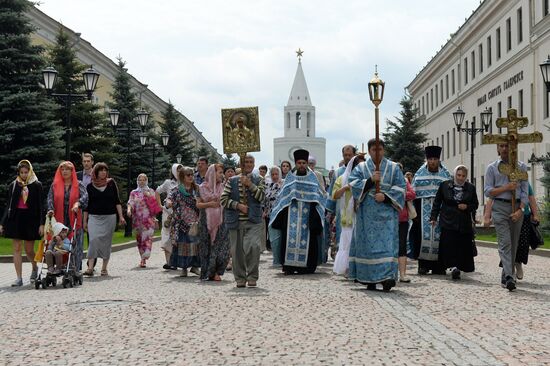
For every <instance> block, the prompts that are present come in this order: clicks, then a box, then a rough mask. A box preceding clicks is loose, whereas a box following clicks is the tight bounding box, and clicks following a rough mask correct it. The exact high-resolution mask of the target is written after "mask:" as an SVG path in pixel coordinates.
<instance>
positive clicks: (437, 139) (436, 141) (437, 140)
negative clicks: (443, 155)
mask: <svg viewBox="0 0 550 366" xmlns="http://www.w3.org/2000/svg"><path fill="white" fill-rule="evenodd" d="M435 144H436V145H437V146H439V137H436V138H435Z"/></svg>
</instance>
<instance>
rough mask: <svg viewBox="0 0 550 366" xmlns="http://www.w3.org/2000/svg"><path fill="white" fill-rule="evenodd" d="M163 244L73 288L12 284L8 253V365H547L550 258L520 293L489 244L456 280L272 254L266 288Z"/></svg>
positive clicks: (4, 289)
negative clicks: (210, 270) (310, 264)
mask: <svg viewBox="0 0 550 366" xmlns="http://www.w3.org/2000/svg"><path fill="white" fill-rule="evenodd" d="M155 246H158V244H157V243H155ZM157 248H158V247H156V248H155V252H154V256H153V258H152V260H151V261H150V265H149V267H148V268H146V269H140V268H137V267H136V265H137V263H138V254H137V250H136V249H134V248H132V249H127V250H123V251H120V252H117V253H114V254H113V257H112V258H111V264H112V265H111V267H110V275H111V276H110V277H107V278H105V277H99V276H98V277H93V278H91V279H86V280H85V283H84V285H83V286H82V287H76V288H73V289H63V288H62V287H60V286H58V287H57V288H49V289H46V290H42V289H41V290H38V291H37V290H35V289H34V287H31V286H30V285H29V284H28V280H27V282H26V284H25V286H24V287H22V288H18V289H12V288H10V287H9V283H10V282H11V281H12V280H13V276H14V271H13V266H12V265H11V264H1V265H0V285H1V286H0V287H1V288H0V304H1V307H2V309H3V311H2V313H1V315H0V329H1V335H0V345H1V346H0V364H1V365H42V364H44V365H46V364H47V365H72V364H84V365H168V364H175V365H225V364H241V365H260V364H262V365H273V364H279V365H291V364H292V365H294V364H296V365H364V364H368V365H548V364H550V316H549V315H548V314H549V313H550V308H549V305H550V259H548V258H543V257H538V256H531V258H530V259H529V265H528V266H527V267H525V280H523V281H520V282H519V285H518V290H517V291H516V292H514V293H509V292H508V291H507V290H505V289H503V288H501V287H500V285H498V283H499V271H498V269H497V266H498V256H497V252H496V250H494V249H489V248H479V256H478V257H477V263H476V264H477V272H476V273H473V274H469V275H465V276H463V280H462V281H460V282H452V281H451V280H450V276H447V277H446V278H445V277H443V276H425V277H418V276H416V275H412V276H411V277H412V280H413V283H411V284H408V285H398V287H396V288H395V289H394V290H392V291H391V292H390V293H384V292H382V291H376V292H373V291H366V290H365V288H364V286H361V285H357V284H354V283H350V282H347V281H345V280H343V279H342V278H340V277H334V276H332V275H331V274H330V267H329V266H322V267H321V268H320V269H319V270H318V273H316V274H314V275H306V276H294V277H285V276H283V275H282V274H281V273H280V272H279V270H276V269H273V268H270V265H269V261H270V259H271V257H270V256H269V255H264V256H262V264H261V272H260V280H259V282H258V284H259V287H258V288H245V289H237V288H235V286H234V282H233V278H232V275H231V274H230V273H229V274H227V275H226V276H224V280H223V281H222V282H221V283H214V282H201V281H199V280H198V277H196V276H195V275H190V277H187V278H182V277H178V276H177V274H179V273H176V272H174V271H164V270H162V268H161V267H162V258H163V255H162V254H161V253H160V252H158V249H157ZM24 268H25V270H26V273H25V277H26V278H28V275H29V271H30V265H29V264H25V267H24ZM409 271H410V272H411V274H412V273H415V272H416V266H415V265H414V264H413V265H411V266H410V267H409Z"/></svg>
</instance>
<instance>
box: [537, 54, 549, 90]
mask: <svg viewBox="0 0 550 366" xmlns="http://www.w3.org/2000/svg"><path fill="white" fill-rule="evenodd" d="M539 66H540V71H541V72H542V79H543V80H544V84H545V85H546V92H547V93H550V55H548V58H547V59H546V61H544V62H543V63H542V64H540V65H539Z"/></svg>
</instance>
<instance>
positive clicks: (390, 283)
mask: <svg viewBox="0 0 550 366" xmlns="http://www.w3.org/2000/svg"><path fill="white" fill-rule="evenodd" d="M394 286H395V280H385V281H384V282H382V290H383V291H384V292H388V291H390V290H391V288H392V287H394Z"/></svg>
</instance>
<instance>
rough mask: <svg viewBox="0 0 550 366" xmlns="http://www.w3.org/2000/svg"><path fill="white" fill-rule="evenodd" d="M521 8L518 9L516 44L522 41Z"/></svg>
mask: <svg viewBox="0 0 550 366" xmlns="http://www.w3.org/2000/svg"><path fill="white" fill-rule="evenodd" d="M522 15H523V14H522V11H521V8H519V9H518V44H519V43H521V42H522V41H523V19H522V18H523V17H522Z"/></svg>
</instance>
